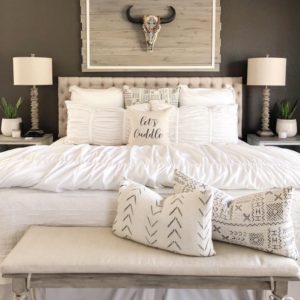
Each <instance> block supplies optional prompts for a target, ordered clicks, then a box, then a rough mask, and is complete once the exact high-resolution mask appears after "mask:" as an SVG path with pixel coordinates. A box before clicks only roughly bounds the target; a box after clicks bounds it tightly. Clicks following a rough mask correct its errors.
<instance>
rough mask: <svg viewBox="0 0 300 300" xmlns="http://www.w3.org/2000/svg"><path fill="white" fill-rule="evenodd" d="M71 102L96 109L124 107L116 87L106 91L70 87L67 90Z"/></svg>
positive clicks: (121, 94)
mask: <svg viewBox="0 0 300 300" xmlns="http://www.w3.org/2000/svg"><path fill="white" fill-rule="evenodd" d="M69 91H70V92H71V100H72V101H74V102H76V103H80V104H84V105H88V106H93V107H98V108H107V107H124V98H123V93H122V90H121V89H119V88H116V87H111V88H108V89H84V88H80V87H78V86H75V85H72V86H71V87H70V89H69Z"/></svg>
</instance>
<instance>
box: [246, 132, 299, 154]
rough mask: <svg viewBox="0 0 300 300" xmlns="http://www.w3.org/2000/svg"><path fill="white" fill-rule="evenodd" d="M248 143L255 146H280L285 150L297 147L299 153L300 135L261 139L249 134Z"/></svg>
mask: <svg viewBox="0 0 300 300" xmlns="http://www.w3.org/2000/svg"><path fill="white" fill-rule="evenodd" d="M247 143H248V144H250V145H255V146H278V147H284V148H293V147H295V146H296V147H297V148H298V149H297V150H298V151H299V148H300V135H296V136H294V137H291V138H286V139H280V138H279V137H278V136H273V137H261V136H258V135H256V134H248V135H247ZM293 150H295V149H293Z"/></svg>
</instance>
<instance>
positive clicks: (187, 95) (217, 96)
mask: <svg viewBox="0 0 300 300" xmlns="http://www.w3.org/2000/svg"><path fill="white" fill-rule="evenodd" d="M230 104H231V105H232V104H236V95H235V91H234V89H233V88H232V87H229V86H228V87H226V88H222V89H214V88H212V89H207V88H189V87H188V86H187V85H180V97H179V106H195V105H203V106H206V107H211V106H215V105H230Z"/></svg>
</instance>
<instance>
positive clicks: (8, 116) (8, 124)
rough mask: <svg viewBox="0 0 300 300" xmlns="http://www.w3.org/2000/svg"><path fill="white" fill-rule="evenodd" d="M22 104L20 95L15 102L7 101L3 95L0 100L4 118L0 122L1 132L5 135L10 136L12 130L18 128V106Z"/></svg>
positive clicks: (19, 119) (19, 121) (20, 120)
mask: <svg viewBox="0 0 300 300" xmlns="http://www.w3.org/2000/svg"><path fill="white" fill-rule="evenodd" d="M21 104H22V98H21V97H20V98H19V99H18V101H17V103H16V104H11V103H7V101H6V99H5V98H4V97H2V98H1V101H0V109H1V110H2V112H3V114H4V116H5V118H3V119H2V122H1V132H2V134H3V135H5V136H11V135H12V131H13V130H20V123H21V122H22V119H21V118H18V112H19V108H20V106H21Z"/></svg>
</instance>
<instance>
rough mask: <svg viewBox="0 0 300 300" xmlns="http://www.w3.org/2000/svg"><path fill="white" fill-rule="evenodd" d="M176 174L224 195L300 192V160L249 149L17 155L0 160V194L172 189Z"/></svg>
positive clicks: (36, 149)
mask: <svg viewBox="0 0 300 300" xmlns="http://www.w3.org/2000/svg"><path fill="white" fill-rule="evenodd" d="M175 168H178V169H180V170H181V171H182V172H184V173H186V174H188V175H190V176H193V177H195V178H198V179H199V180H202V181H203V182H206V183H208V184H210V185H213V186H215V187H218V188H221V189H265V188H271V187H275V186H276V187H282V186H293V187H295V188H300V154H298V153H296V152H293V151H290V150H284V149H279V148H275V147H254V146H248V145H246V144H238V145H197V146H192V145H187V144H181V145H169V146H141V147H139V146H131V147H130V146H121V147H99V146H90V145H77V146H73V145H54V146H33V147H28V148H21V149H15V150H12V151H8V152H4V153H2V154H1V155H0V188H8V187H31V188H34V189H40V190H47V191H54V192H61V191H63V190H77V189H93V190H95V189H96V190H97V189H98V190H117V189H118V185H119V182H120V180H121V179H122V178H123V177H124V176H126V177H128V178H130V179H132V180H135V181H138V182H140V183H143V184H145V185H147V186H149V187H152V188H160V187H171V186H172V180H173V174H174V169H175Z"/></svg>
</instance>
